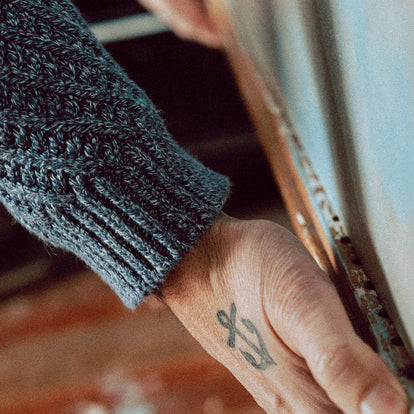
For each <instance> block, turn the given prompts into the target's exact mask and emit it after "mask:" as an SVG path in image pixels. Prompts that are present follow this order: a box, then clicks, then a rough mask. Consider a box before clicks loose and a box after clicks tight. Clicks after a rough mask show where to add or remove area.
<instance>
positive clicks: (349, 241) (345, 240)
mask: <svg viewBox="0 0 414 414" xmlns="http://www.w3.org/2000/svg"><path fill="white" fill-rule="evenodd" d="M340 242H341V243H344V244H346V243H351V239H350V238H349V237H348V236H342V237H341V239H340Z"/></svg>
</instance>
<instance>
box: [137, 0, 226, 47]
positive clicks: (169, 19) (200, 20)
mask: <svg viewBox="0 0 414 414" xmlns="http://www.w3.org/2000/svg"><path fill="white" fill-rule="evenodd" d="M138 1H139V2H140V3H141V4H142V5H143V6H144V7H146V8H147V9H149V10H151V11H152V12H153V13H154V14H156V15H157V16H158V17H159V18H160V19H161V20H163V21H164V22H165V23H166V24H167V25H168V26H169V27H170V28H171V29H172V31H173V32H174V33H175V34H176V35H177V36H179V37H181V38H182V39H186V40H193V41H197V42H199V43H202V44H204V45H205V46H209V47H215V48H219V47H221V46H222V39H221V36H220V34H219V31H218V30H216V28H215V27H214V25H213V23H212V22H211V21H210V18H209V15H208V13H207V10H206V9H205V7H204V5H203V2H200V1H195V0H138Z"/></svg>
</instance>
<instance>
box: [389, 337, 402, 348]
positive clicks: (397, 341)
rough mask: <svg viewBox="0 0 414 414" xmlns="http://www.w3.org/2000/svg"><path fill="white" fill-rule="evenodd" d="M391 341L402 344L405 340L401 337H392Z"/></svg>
mask: <svg viewBox="0 0 414 414" xmlns="http://www.w3.org/2000/svg"><path fill="white" fill-rule="evenodd" d="M391 343H392V344H393V345H395V346H402V345H403V341H402V340H401V338H400V337H397V338H392V339H391Z"/></svg>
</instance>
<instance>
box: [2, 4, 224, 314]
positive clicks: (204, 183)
mask: <svg viewBox="0 0 414 414" xmlns="http://www.w3.org/2000/svg"><path fill="white" fill-rule="evenodd" d="M0 163H1V165H0V199H1V201H2V202H3V203H4V204H5V206H6V208H7V209H8V210H9V211H10V212H11V213H12V214H13V215H14V216H15V218H16V219H17V220H18V221H19V222H21V223H22V224H23V225H24V226H25V227H27V228H28V229H29V230H30V231H32V232H33V233H35V234H37V235H38V236H39V237H40V238H42V239H43V240H45V241H47V242H48V243H51V244H52V245H55V246H58V247H61V248H64V249H66V250H69V251H72V252H73V253H75V254H76V255H77V256H78V257H80V258H81V259H83V260H84V261H85V262H86V263H87V264H88V265H89V266H90V267H91V268H93V269H94V270H95V271H96V272H97V273H99V274H100V275H101V276H102V277H103V278H104V280H106V281H107V282H108V283H109V285H111V286H112V288H113V289H114V290H115V291H116V292H117V293H118V295H119V296H120V297H121V299H122V300H123V302H124V303H125V304H126V305H127V306H129V307H131V308H133V307H135V306H136V305H137V304H139V303H140V302H141V301H142V300H143V299H144V298H145V296H146V295H148V294H149V293H150V292H152V291H154V289H156V288H157V287H159V285H160V284H161V283H162V282H163V280H164V279H165V277H166V275H167V273H168V272H169V271H170V270H171V269H172V268H173V267H174V266H175V265H176V264H177V262H178V261H179V260H180V259H181V258H182V257H183V256H184V255H185V254H186V252H187V251H188V250H189V249H190V248H191V247H192V246H193V245H194V244H195V243H196V242H197V240H198V239H199V238H200V236H201V235H202V234H203V233H204V232H205V231H206V229H207V228H208V227H209V225H210V224H211V223H212V221H213V220H214V218H215V217H216V215H217V214H218V212H219V211H220V210H221V208H222V206H223V203H224V202H225V200H226V198H227V196H228V191H229V183H228V180H227V179H226V178H225V177H223V176H221V175H219V174H217V173H214V172H212V171H211V170H209V169H207V168H205V167H204V166H203V165H201V164H200V163H199V162H198V161H197V160H195V159H194V158H192V157H191V156H189V155H188V154H187V153H186V152H185V151H184V150H182V149H181V148H180V147H179V146H178V145H177V144H176V143H175V142H174V141H173V140H172V138H171V137H170V135H169V134H168V132H167V131H166V129H165V126H164V123H163V121H162V120H161V118H160V116H159V114H158V112H157V111H156V109H155V108H154V106H153V104H152V103H151V102H150V100H149V99H148V97H147V96H146V95H145V93H144V92H143V91H142V90H141V89H139V88H138V87H137V86H136V85H135V84H134V83H133V82H132V81H131V80H130V79H129V78H128V77H127V76H126V74H125V73H124V72H123V71H122V69H121V68H120V67H119V66H118V65H117V64H116V63H115V62H114V60H113V59H112V58H111V57H110V56H109V54H108V53H107V52H106V51H105V50H104V49H103V47H101V46H100V45H99V44H98V43H97V42H96V40H95V38H94V37H93V35H92V34H91V33H90V31H89V30H88V26H87V24H86V22H85V21H84V20H83V18H82V16H81V15H80V13H79V12H78V11H77V10H76V8H75V7H74V6H73V4H72V3H71V2H70V1H69V0H1V1H0Z"/></svg>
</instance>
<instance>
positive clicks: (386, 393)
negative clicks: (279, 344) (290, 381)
mask: <svg viewBox="0 0 414 414" xmlns="http://www.w3.org/2000/svg"><path fill="white" fill-rule="evenodd" d="M302 259H303V257H302ZM309 260H311V259H309ZM301 262H302V264H304V265H305V266H300V268H301V269H302V271H298V269H297V268H296V269H295V270H294V271H293V272H292V271H291V272H290V273H291V276H292V277H289V275H287V274H285V275H284V277H283V278H282V282H281V280H279V286H278V287H277V290H279V292H278V293H277V294H275V292H273V294H272V295H269V296H268V300H269V297H270V303H269V301H268V303H267V304H266V305H267V306H266V308H267V311H268V315H273V316H276V317H275V318H273V322H271V323H272V325H273V328H274V329H275V331H276V332H277V333H278V334H279V335H280V336H281V337H282V338H283V340H284V341H285V343H286V344H287V345H288V346H289V347H290V348H291V349H292V350H293V351H294V352H296V353H297V354H298V355H299V356H301V357H303V358H304V359H305V361H306V363H307V365H308V367H309V370H310V371H311V373H312V375H313V377H314V379H315V380H316V381H317V382H318V384H319V385H320V386H321V387H322V388H323V389H324V390H325V392H326V393H327V394H328V396H329V398H330V399H331V400H332V401H333V402H334V403H335V404H336V405H337V406H338V407H339V408H340V409H341V410H343V411H344V413H346V414H357V413H358V414H405V413H407V398H406V396H405V393H404V391H403V388H402V386H401V385H400V384H399V382H398V380H397V379H396V378H395V377H394V376H393V374H392V372H391V370H390V369H389V368H388V366H387V365H386V364H385V363H384V361H383V360H382V359H381V358H380V357H379V355H377V354H376V353H375V352H374V351H373V350H372V349H371V348H370V347H369V346H368V345H367V344H365V343H364V342H363V341H362V340H361V339H360V338H359V337H358V336H357V335H356V334H355V332H354V330H353V328H352V325H351V323H350V321H349V318H348V316H347V314H346V311H345V309H344V307H343V305H342V303H341V300H340V298H339V296H338V294H337V292H336V290H335V288H334V286H333V285H332V284H331V283H330V282H329V281H328V280H327V278H326V276H325V274H324V273H323V272H322V271H320V269H319V268H316V266H315V265H314V263H308V264H306V260H305V261H303V260H301ZM303 269H306V271H305V270H303ZM288 273H289V272H288ZM304 275H305V276H304ZM274 286H275V285H273V288H274ZM280 289H282V290H284V292H280ZM272 296H273V298H274V300H272V299H271V297H272ZM276 297H279V298H281V297H282V298H284V299H283V301H277V300H276ZM269 310H270V313H269ZM269 320H270V321H272V318H270V317H269Z"/></svg>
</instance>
